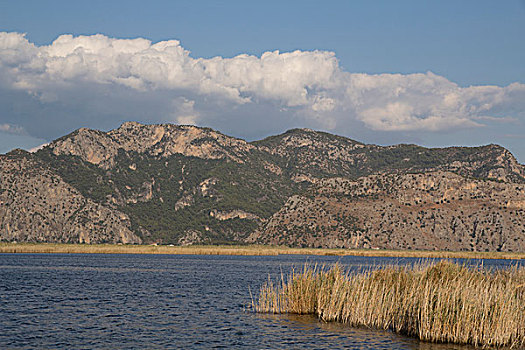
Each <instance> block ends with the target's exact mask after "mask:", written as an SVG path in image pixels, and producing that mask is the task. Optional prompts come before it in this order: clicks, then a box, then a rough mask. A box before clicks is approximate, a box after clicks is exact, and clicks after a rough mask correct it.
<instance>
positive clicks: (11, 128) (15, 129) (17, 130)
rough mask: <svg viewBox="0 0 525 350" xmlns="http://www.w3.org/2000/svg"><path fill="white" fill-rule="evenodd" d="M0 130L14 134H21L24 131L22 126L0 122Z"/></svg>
mask: <svg viewBox="0 0 525 350" xmlns="http://www.w3.org/2000/svg"><path fill="white" fill-rule="evenodd" d="M0 131H2V132H5V133H8V134H14V135H21V134H24V133H25V132H24V128H22V127H20V126H18V125H13V124H0Z"/></svg>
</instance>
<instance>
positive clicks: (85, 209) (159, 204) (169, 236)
mask: <svg viewBox="0 0 525 350" xmlns="http://www.w3.org/2000/svg"><path fill="white" fill-rule="evenodd" d="M0 174H1V176H2V180H1V191H2V192H1V194H0V199H1V200H2V202H3V203H8V205H4V204H2V206H0V210H1V211H0V215H1V216H0V223H1V225H2V226H0V239H2V240H20V241H23V240H28V241H31V240H32V241H34V240H38V241H71V242H76V241H82V242H101V241H110V242H133V243H135V242H140V241H142V242H144V243H153V242H156V243H173V244H194V243H211V244H214V243H244V242H259V243H273V244H288V245H302V246H324V247H384V248H419V249H422V248H424V249H434V248H436V249H461V250H523V249H524V247H523V243H521V242H522V241H524V239H523V238H525V236H524V233H523V231H522V230H523V228H522V223H523V213H522V211H520V210H523V208H522V207H521V206H522V205H523V204H522V203H523V201H524V199H523V193H522V188H523V185H522V184H523V183H525V167H524V166H523V165H521V164H519V163H518V162H517V161H516V159H515V158H514V157H513V156H512V154H510V152H508V151H507V150H506V149H504V148H502V147H500V146H497V145H488V146H482V147H451V148H440V149H432V148H424V147H420V146H416V145H395V146H387V147H382V146H377V145H367V144H363V143H360V142H357V141H354V140H351V139H348V138H345V137H341V136H337V135H332V134H328V133H324V132H318V131H313V130H309V129H293V130H290V131H288V132H286V133H283V134H281V135H276V136H272V137H269V138H266V139H264V140H260V141H255V142H246V141H244V140H241V139H237V138H233V137H229V136H227V135H224V134H221V133H220V132H217V131H214V130H212V129H209V128H199V127H194V126H178V125H171V124H162V125H142V124H139V123H134V122H127V123H124V124H123V125H122V126H121V127H119V128H117V129H115V130H111V131H108V132H103V131H98V130H91V129H85V128H83V129H79V130H77V131H75V132H73V133H71V134H69V135H66V136H64V137H61V138H60V139H57V140H55V141H53V142H52V143H51V144H50V145H49V146H47V147H45V148H44V149H42V150H40V151H38V152H37V153H35V154H28V153H26V152H20V151H19V152H12V153H10V154H8V155H4V156H1V157H0ZM425 181H426V182H425ZM427 182H428V183H433V184H434V185H433V186H427V185H423V183H427ZM55 183H57V184H59V185H56V186H58V187H56V186H55V185H52V184H55ZM418 186H419V187H418ZM425 186H427V187H425ZM55 187H56V188H55ZM468 188H470V190H468ZM51 189H53V190H52V191H51ZM512 189H514V190H512ZM46 191H47V192H46ZM447 191H448V192H447ZM469 191H470V192H469ZM445 193H446V194H445ZM452 193H454V194H453V195H452ZM43 194H44V195H43ZM441 201H443V202H441ZM62 203H68V204H67V205H64V208H62ZM15 227H16V229H14V228H15ZM43 228H45V229H43ZM15 232H16V234H15Z"/></svg>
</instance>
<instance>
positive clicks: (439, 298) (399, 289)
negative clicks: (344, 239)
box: [252, 261, 525, 349]
mask: <svg viewBox="0 0 525 350" xmlns="http://www.w3.org/2000/svg"><path fill="white" fill-rule="evenodd" d="M252 306H253V308H254V310H255V311H257V312H266V313H294V314H313V315H317V316H318V317H319V318H320V319H321V320H323V321H338V322H343V323H347V324H349V325H351V326H366V327H372V328H378V329H384V330H392V331H394V332H397V333H400V334H405V335H409V336H414V337H417V338H419V339H421V340H424V341H431V342H444V343H456V344H471V345H475V346H482V347H511V348H518V349H520V348H525V268H523V267H512V268H507V269H501V270H487V269H483V268H468V267H465V266H460V265H457V264H455V263H452V262H448V261H441V262H438V263H435V264H419V265H417V266H413V267H399V266H385V267H381V268H379V269H377V270H371V271H367V272H361V273H353V274H348V273H345V272H344V271H343V269H342V268H341V266H339V265H334V266H332V267H331V268H329V269H326V268H323V267H322V268H319V267H309V266H305V267H304V269H303V270H302V271H300V272H296V271H292V272H291V274H290V275H289V276H288V278H285V277H284V276H281V280H280V281H279V282H278V283H277V284H274V283H273V282H272V281H270V280H269V281H268V282H267V283H266V284H265V285H263V286H262V288H261V290H260V294H259V298H258V300H257V301H255V302H252Z"/></svg>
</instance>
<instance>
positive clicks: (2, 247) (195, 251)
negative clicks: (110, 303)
mask: <svg viewBox="0 0 525 350" xmlns="http://www.w3.org/2000/svg"><path fill="white" fill-rule="evenodd" d="M0 253H50V254H53V253H54V254H68V253H69V254H73V253H78V254H89V253H93V254H188V255H281V254H296V255H335V256H345V255H353V256H370V257H400V258H401V257H414V258H429V259H432V258H448V259H454V258H458V259H525V253H512V252H451V251H425V250H382V249H327V248H290V247H285V246H265V245H190V246H173V245H126V244H59V243H0Z"/></svg>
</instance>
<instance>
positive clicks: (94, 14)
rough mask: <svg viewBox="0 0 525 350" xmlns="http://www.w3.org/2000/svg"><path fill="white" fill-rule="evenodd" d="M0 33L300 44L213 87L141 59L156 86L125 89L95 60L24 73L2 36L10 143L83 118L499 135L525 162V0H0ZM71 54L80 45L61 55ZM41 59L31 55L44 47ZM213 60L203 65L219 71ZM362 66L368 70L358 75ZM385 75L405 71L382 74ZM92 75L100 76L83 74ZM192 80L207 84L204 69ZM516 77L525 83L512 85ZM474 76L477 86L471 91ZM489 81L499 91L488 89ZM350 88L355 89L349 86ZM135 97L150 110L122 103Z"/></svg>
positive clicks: (237, 130)
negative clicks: (162, 76)
mask: <svg viewBox="0 0 525 350" xmlns="http://www.w3.org/2000/svg"><path fill="white" fill-rule="evenodd" d="M0 31H3V32H7V33H26V36H25V40H26V41H27V43H29V44H30V45H35V46H36V47H37V48H40V49H42V48H44V47H46V46H47V45H51V44H53V42H54V41H55V40H56V39H57V37H59V36H60V35H62V34H72V35H73V39H72V40H73V41H74V40H75V38H76V37H77V36H78V35H86V36H87V37H88V38H91V39H89V40H88V41H89V42H87V43H85V42H83V43H80V44H78V43H76V44H75V45H76V46H75V47H78V45H87V46H86V47H88V46H89V45H95V46H96V45H101V44H100V42H97V43H96V44H95V41H96V40H99V39H100V38H93V37H91V36H92V35H94V34H103V35H104V37H107V38H110V39H111V40H113V39H133V38H145V39H148V40H150V41H151V42H152V44H155V43H157V42H162V41H166V40H172V39H176V40H179V41H180V44H179V45H180V46H179V47H180V48H182V49H183V50H185V51H186V52H187V51H189V57H191V58H192V59H195V60H198V59H210V58H213V57H220V58H221V59H225V58H232V57H235V56H237V55H240V54H247V55H253V56H254V57H256V58H261V55H262V54H263V53H265V52H274V51H275V50H279V51H280V53H281V54H282V53H287V52H294V51H295V50H300V51H299V52H301V53H303V54H301V55H299V54H297V55H296V56H294V57H292V58H289V57H282V56H276V57H273V61H272V62H274V61H279V62H281V61H282V62H285V61H286V62H288V63H283V64H282V65H278V64H277V65H276V66H272V67H273V68H272V69H274V71H268V70H261V71H257V74H256V75H257V76H259V75H261V74H262V76H263V78H261V79H260V80H258V81H256V82H252V81H250V82H246V81H242V82H239V81H232V80H231V79H230V78H228V79H227V80H224V77H217V76H213V77H211V78H210V77H208V76H207V75H206V79H208V78H209V80H210V81H211V82H212V85H213V86H214V87H213V89H215V90H213V91H212V92H210V90H209V89H210V88H209V86H208V85H207V86H205V87H203V86H201V85H195V84H193V83H191V84H190V83H188V84H182V85H181V84H179V83H178V82H177V81H175V80H176V79H177V77H175V78H173V79H175V80H173V79H171V80H169V81H164V80H155V78H152V76H151V72H150V71H148V72H147V73H145V71H144V70H140V72H141V73H140V74H139V73H137V74H136V71H137V70H136V69H135V70H134V72H135V73H133V74H131V73H129V74H128V75H131V76H133V77H138V79H139V80H141V82H140V84H143V83H144V82H146V85H141V86H140V87H137V86H131V87H130V86H129V84H128V83H125V84H124V85H125V86H124V87H123V86H122V83H121V82H120V80H118V79H117V78H115V77H114V76H111V77H110V76H104V77H101V76H100V72H98V73H97V72H95V73H93V70H92V69H91V68H89V69H88V70H87V71H89V72H88V73H86V71H82V73H79V72H76V73H75V74H73V75H69V76H67V77H63V76H62V75H61V76H57V75H56V74H55V73H53V74H55V75H52V73H50V71H49V70H47V71H45V72H41V73H38V75H29V73H27V74H26V75H24V76H23V77H20V76H17V74H21V73H17V72H20V71H22V69H21V68H20V67H22V65H23V64H24V63H23V62H26V60H27V57H26V56H23V55H22V54H21V53H20V52H22V51H23V50H22V51H20V50H18V48H20V47H25V46H24V45H26V46H27V45H29V44H26V43H22V42H20V43H18V44H17V45H18V46H17V50H18V51H17V52H18V54H17V56H16V57H17V58H15V61H16V60H19V62H18V63H17V62H13V61H12V60H11V58H9V59H10V60H11V61H9V62H8V59H7V58H6V57H8V54H9V53H8V52H10V51H9V50H12V47H7V46H6V45H7V44H4V47H3V49H4V50H3V52H2V51H0V64H1V62H2V58H1V57H2V54H3V55H4V56H3V57H4V61H3V62H4V64H3V69H1V68H0V74H2V75H4V77H2V76H0V78H3V80H4V81H12V82H13V81H18V83H13V84H11V85H9V84H7V83H6V84H3V85H1V86H0V92H1V93H2V95H3V97H2V96H1V95H0V152H5V151H7V150H9V149H11V148H13V147H15V146H16V147H25V148H30V147H33V146H36V145H37V144H38V143H43V142H48V141H50V140H52V139H54V138H56V137H59V136H61V135H62V134H63V133H65V132H69V131H72V130H74V129H76V128H78V127H81V126H89V127H94V128H100V129H109V128H113V127H116V126H118V124H119V123H120V122H122V121H124V120H128V119H135V120H139V121H143V122H187V123H194V124H197V125H203V126H211V127H214V128H217V129H219V130H221V131H223V132H225V133H229V134H233V135H234V136H239V137H243V138H248V139H253V138H260V137H264V136H266V135H268V134H270V133H277V132H281V131H284V130H285V129H287V128H289V127H296V126H305V127H312V128H315V129H323V130H327V131H331V132H336V133H339V134H343V135H345V136H349V137H352V138H356V139H359V140H361V141H365V142H372V143H378V144H388V143H398V142H406V143H418V144H422V145H428V146H447V145H477V144H487V143H499V144H502V145H504V146H506V147H508V148H509V149H510V150H511V151H512V152H513V153H514V154H515V155H516V156H518V158H519V159H520V161H521V162H524V161H525V138H523V137H522V134H525V127H524V123H525V120H524V118H525V115H524V111H523V106H524V103H523V102H522V101H523V98H524V96H525V95H524V92H523V88H522V84H525V64H524V63H523V62H525V40H524V39H523V38H525V2H524V1H519V0H516V1H512V0H509V1H434V2H429V1H323V2H320V1H287V2H284V3H281V2H278V1H264V2H253V1H148V2H145V1H89V2H79V1H23V0H20V1H0ZM99 41H100V40H99ZM10 43H11V44H9V45H12V42H10ZM55 46H56V45H55ZM27 47H29V46H27ZM97 47H98V46H97ZM0 49H1V48H0ZM24 50H25V49H24ZM60 50H62V49H60ZM60 50H59V51H60ZM316 50H317V51H316ZM44 51H45V50H44ZM23 52H25V53H26V54H27V50H26V51H23ZM54 52H55V53H56V52H58V51H56V50H55V51H54ZM314 52H321V53H325V52H332V53H333V58H335V59H336V61H337V67H335V70H334V71H330V70H329V69H330V68H329V67H328V66H326V67H325V68H326V69H327V71H326V75H322V74H319V75H318V76H316V77H312V74H313V73H312V72H315V70H316V68H315V65H316V64H318V63H319V62H321V61H322V62H324V63H326V64H328V63H330V62H331V63H330V64H332V65H333V61H331V58H330V57H328V56H327V55H321V56H322V57H320V56H319V57H317V56H316V57H313V54H311V53H314ZM66 54H67V55H78V52H73V51H71V52H67V53H64V52H63V51H60V54H59V55H66ZM107 54H108V53H107V52H106V51H101V52H97V53H96V55H97V56H96V57H97V58H96V59H97V60H105V59H106V58H107V57H106V56H104V55H107ZM112 54H114V53H112ZM32 55H33V56H31V57H33V58H31V59H32V60H34V59H35V57H37V56H38V57H40V56H41V55H42V53H39V54H36V53H32ZM39 55H40V56H39ZM9 57H11V56H9ZM60 57H62V56H60ZM82 57H83V56H82ZM112 57H113V56H112ZM119 57H120V56H119ZM130 57H131V56H130ZM140 57H143V55H142V54H141V56H140ZM148 57H150V56H148ZM135 58H136V57H135ZM130 59H131V58H130ZM292 59H293V62H291V61H290V62H289V61H287V60H292ZM51 61H52V62H54V63H53V64H58V63H56V60H55V59H49V60H48V61H46V62H47V63H45V64H47V65H49V62H51ZM6 62H7V63H6ZM71 62H73V61H71ZM75 62H77V61H75ZM119 62H120V61H119ZM230 63H231V65H230V66H228V67H229V68H228V69H230V70H231V69H234V70H235V69H240V70H241V71H242V72H245V73H246V70H250V69H252V67H254V65H256V66H257V67H259V66H258V65H259V64H260V65H262V59H261V62H259V61H257V62H251V63H250V64H248V65H244V63H242V64H241V63H240V62H227V64H230ZM274 63H275V62H274ZM17 64H19V65H20V66H19V67H16V69H14V68H13V67H14V66H16V65H17ZM33 64H34V63H33ZM61 64H65V63H64V62H62V63H61ZM119 64H120V63H119ZM122 64H125V63H122ZM181 64H182V63H181ZM210 64H214V63H213V62H211V63H209V62H205V63H203V65H204V66H205V67H206V69H208V71H209V69H210ZM13 65H14V66H13ZM309 65H312V66H309ZM99 66H100V64H99ZM112 67H113V66H112ZM148 67H150V68H149V69H153V70H155V69H160V68H158V67H157V68H151V66H148ZM170 67H172V68H170V69H177V67H179V66H177V65H175V66H170ZM181 67H182V66H181ZM184 67H185V66H184ZM214 67H215V66H214ZM221 67H222V66H221ZM283 67H284V68H283ZM290 67H292V68H290ZM293 67H301V68H302V69H303V71H301V72H300V73H297V74H303V75H304V77H305V78H304V79H302V78H301V77H298V76H297V75H293V76H286V75H282V76H283V77H284V78H286V79H287V80H286V81H291V82H292V83H290V86H289V89H288V90H283V91H280V95H282V96H285V97H282V98H281V97H280V95H276V96H274V95H272V94H271V91H272V90H279V88H280V87H279V86H277V88H276V87H275V86H274V87H269V88H268V89H266V88H265V89H262V90H261V88H260V86H261V84H262V85H265V86H270V85H271V84H276V80H275V77H274V76H273V75H272V74H273V72H277V71H280V72H284V71H283V70H282V69H286V72H289V71H290V69H292V70H293V69H295V68H293ZM121 68H122V67H121ZM121 68H119V72H120V71H121V70H122V69H121ZM46 69H47V68H46ZM61 69H64V68H63V67H62V68H61ZM86 69H87V68H86ZM221 69H223V68H221ZM257 69H259V68H257ZM268 69H270V68H268ZM319 71H320V72H325V71H322V70H319ZM104 72H106V71H104ZM427 72H432V74H433V75H430V76H429V75H426V74H427ZM361 73H363V74H365V76H359V75H354V74H361ZM380 73H386V74H390V75H391V74H393V73H400V76H399V77H397V76H382V77H381V79H379V78H377V79H376V78H374V77H377V76H376V74H380ZM414 73H420V74H423V75H425V76H424V77H419V76H414ZM86 74H87V75H90V74H91V75H92V76H89V79H86ZM104 74H105V73H104ZM119 74H120V73H119ZM195 74H197V73H195ZM95 76H96V77H95ZM61 77H63V79H65V80H67V82H68V84H70V87H69V88H68V89H67V91H66V89H63V88H61V87H60V86H62V85H60V84H59V82H57V81H59V80H60V79H61ZM79 77H81V78H79ZM334 77H335V78H334ZM369 77H371V78H370V79H371V80H370V79H369ZM44 78H45V79H44ZM284 78H283V79H284ZM441 78H443V79H445V80H446V81H442V80H441ZM188 79H189V78H188ZM191 79H196V81H197V80H199V79H200V80H199V81H202V77H200V78H198V77H196V76H195V75H192V78H191ZM191 79H190V80H191ZM294 79H296V80H297V79H298V80H297V81H296V80H294ZM49 80H52V81H54V82H55V83H56V84H50V83H49ZM369 80H370V81H369ZM372 80H373V82H372ZM21 81H22V82H23V83H20V82H21ZM356 82H357V83H356ZM449 83H450V84H457V87H454V86H452V85H450V84H449ZM513 83H518V85H512V87H511V88H506V87H508V86H509V84H513ZM370 84H372V85H370ZM429 84H433V85H432V86H438V88H435V87H433V88H428V86H429ZM108 85H109V86H114V87H115V88H114V89H113V88H108ZM217 86H219V87H220V89H219V88H218V87H217ZM370 86H373V90H374V91H373V93H369V92H370ZM470 86H475V87H478V88H477V89H470V90H468V88H469V87H470ZM487 86H496V87H498V88H500V89H499V90H491V91H488V88H485V87H487ZM217 89H219V90H220V91H221V92H220V93H219V92H218V91H219V90H217ZM231 89H234V90H235V92H234V94H235V93H237V94H238V96H237V97H235V98H237V100H235V98H233V97H232V96H231V91H230V90H231ZM461 89H463V90H461ZM343 90H345V91H348V93H346V94H345V95H344V96H343V95H342V94H341V91H343ZM350 90H352V91H350ZM438 90H439V91H438ZM225 91H229V92H228V94H230V95H227V93H226V92H225ZM304 91H306V93H307V96H306V97H305V96H302V95H301V94H302V93H303V92H304ZM392 91H398V92H397V93H395V94H392ZM399 91H401V92H399ZM435 91H438V92H435ZM139 92H140V93H139ZM363 93H365V94H364V95H363ZM399 93H401V95H400V96H401V98H400V99H399V100H397V99H395V98H394V97H395V96H398V95H399ZM451 93H453V94H452V95H453V96H452V95H451ZM221 94H222V95H221ZM225 94H226V95H225ZM367 94H368V95H367ZM396 94H397V95H396ZM433 94H434V95H433ZM496 95H497V96H496ZM239 96H240V97H239ZM393 96H394V97H393ZM495 96H496V97H495ZM240 98H245V99H249V102H246V101H247V100H242V101H241V100H240ZM138 99H139V100H140V101H141V104H140V106H139V105H136V106H135V105H133V107H129V108H124V107H118V108H117V107H114V104H117V103H118V104H120V105H123V104H124V105H125V104H133V103H135V101H137V100H138ZM445 99H446V103H444V102H443V101H444V100H445ZM451 99H452V100H453V103H454V106H451V105H450V103H449V102H450V100H451ZM128 100H129V101H131V102H129V103H128V102H127V101H128ZM456 100H457V101H456ZM210 101H211V102H210ZM376 101H381V103H379V102H376ZM458 101H459V102H458ZM424 103H427V104H428V106H430V107H427V106H425V105H424ZM269 114H270V115H272V118H269V119H268V118H266V116H268V115H269ZM247 115H249V116H248V117H246V116H247ZM390 116H394V117H390Z"/></svg>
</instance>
